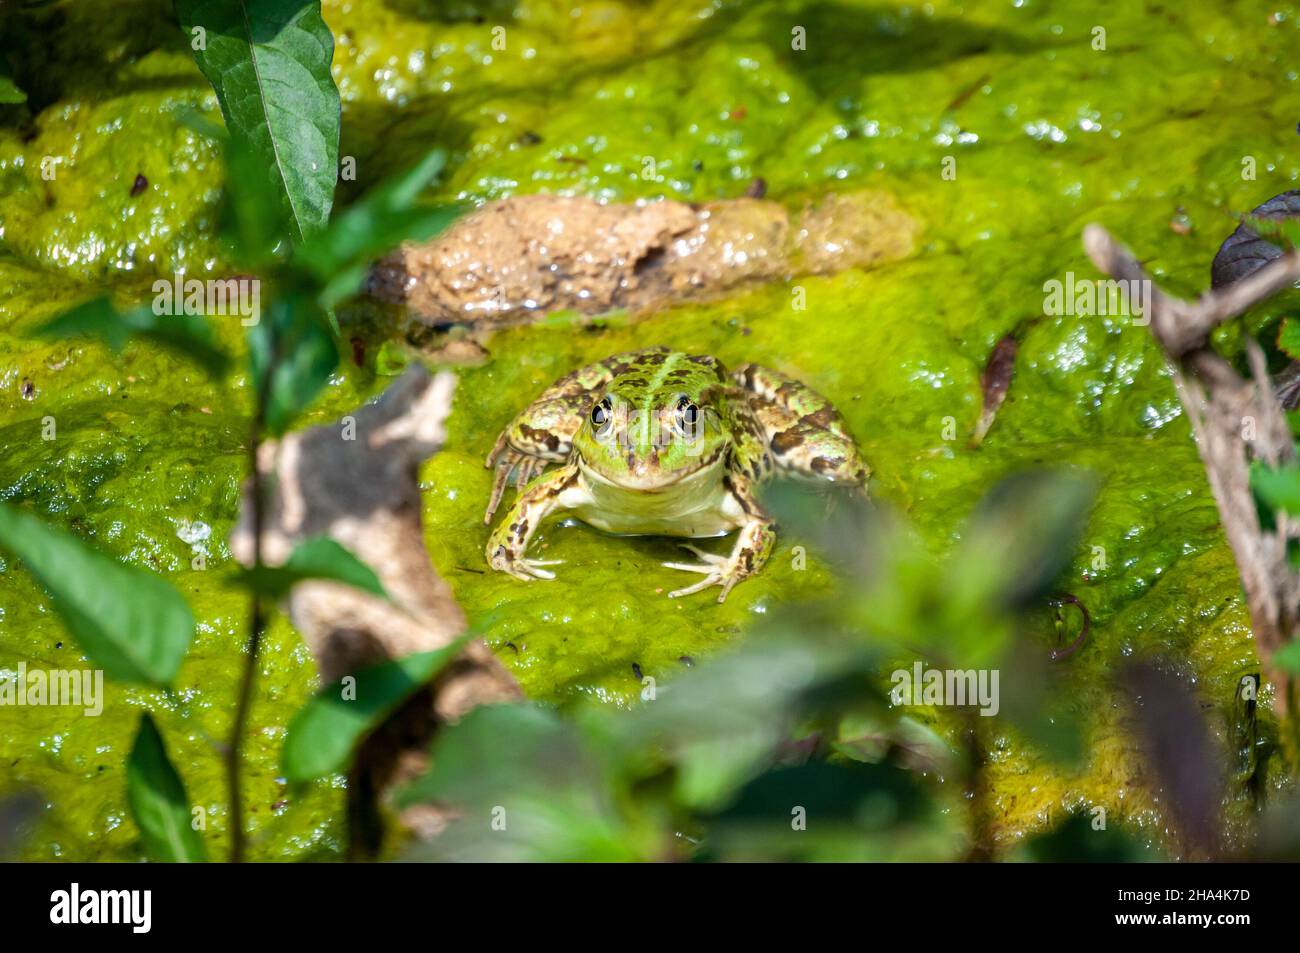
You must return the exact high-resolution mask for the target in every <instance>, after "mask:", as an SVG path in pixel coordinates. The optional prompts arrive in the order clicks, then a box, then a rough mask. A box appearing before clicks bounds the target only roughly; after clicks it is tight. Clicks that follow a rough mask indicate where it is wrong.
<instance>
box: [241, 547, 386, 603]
mask: <svg viewBox="0 0 1300 953" xmlns="http://www.w3.org/2000/svg"><path fill="white" fill-rule="evenodd" d="M238 578H239V579H240V581H241V582H242V583H243V584H244V585H245V586H247V587H248V588H249V589H252V590H253V591H254V592H258V593H261V594H262V595H264V596H269V597H270V598H272V599H279V598H280V597H281V596H283V595H285V594H286V593H287V592H288V591H289V590H290V589H292V588H293V587H294V586H295V585H297V584H298V583H300V582H306V581H307V580H309V579H323V580H328V581H331V582H341V583H344V584H346V585H349V586H355V587H356V588H358V589H361V590H363V591H365V592H369V593H371V594H373V595H376V596H379V597H380V598H381V599H387V598H388V593H387V592H385V591H384V586H383V583H381V582H380V581H379V577H378V576H376V575H375V571H374V570H373V569H371V568H370V567H369V566H367V565H366V564H365V563H363V562H362V561H361V560H360V559H358V558H357V557H356V556H355V555H353V554H352V553H351V552H350V551H349V550H348V549H347V548H346V547H344V546H343V545H342V544H340V543H338V542H336V541H335V540H333V539H330V538H329V537H328V536H315V537H312V538H311V539H308V540H305V541H304V542H301V543H299V544H298V545H297V546H296V547H295V548H294V550H293V552H292V553H290V554H289V558H288V559H287V560H285V562H284V563H283V565H280V566H256V567H254V568H252V569H247V570H244V571H243V572H241V573H240V574H239V577H238Z"/></svg>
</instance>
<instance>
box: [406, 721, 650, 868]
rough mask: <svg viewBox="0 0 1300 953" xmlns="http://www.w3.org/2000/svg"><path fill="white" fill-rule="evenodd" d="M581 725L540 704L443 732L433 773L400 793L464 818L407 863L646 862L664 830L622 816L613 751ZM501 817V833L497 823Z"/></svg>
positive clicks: (411, 800)
mask: <svg viewBox="0 0 1300 953" xmlns="http://www.w3.org/2000/svg"><path fill="white" fill-rule="evenodd" d="M594 742H595V739H593V738H592V737H591V736H589V735H587V734H585V733H584V727H583V726H582V725H579V724H577V723H575V721H574V720H573V719H567V718H561V717H560V716H559V715H557V714H556V713H555V712H553V711H548V710H546V709H544V708H541V707H539V706H536V705H531V704H516V705H484V706H481V707H479V708H475V709H474V710H473V711H471V712H470V713H469V714H468V715H466V716H465V717H464V718H463V719H461V720H460V721H459V722H458V723H457V724H455V725H451V726H449V727H447V728H446V729H444V730H442V731H440V732H439V734H438V738H437V739H436V741H435V743H434V748H433V759H432V763H431V765H430V767H429V771H428V772H427V773H426V774H424V775H423V776H421V777H420V778H417V779H416V780H415V781H413V782H412V783H411V784H410V785H409V786H407V787H406V788H405V789H403V790H400V791H399V792H398V794H397V800H398V803H399V804H401V805H403V806H406V805H410V804H416V803H424V802H428V801H434V802H437V803H439V804H448V805H454V806H455V807H456V808H457V809H458V810H460V811H462V812H463V814H462V816H461V818H459V819H458V820H456V821H453V822H452V824H451V825H450V826H449V827H448V829H447V830H446V831H444V832H443V833H442V834H440V835H439V836H438V837H436V838H434V839H433V841H430V842H428V843H427V844H421V845H417V846H416V847H414V848H413V853H412V856H411V857H409V858H408V859H420V860H469V861H571V860H583V861H595V862H601V861H626V860H638V859H640V860H644V859H648V858H649V857H650V856H652V854H651V851H652V850H653V849H654V848H655V847H658V848H659V849H662V846H663V841H662V837H661V836H660V833H659V832H657V831H655V832H648V831H644V830H641V829H638V828H636V827H634V826H632V824H630V823H629V819H628V818H627V817H625V816H624V815H623V814H622V813H621V812H620V811H619V809H618V806H619V804H623V803H626V802H627V801H629V800H630V797H627V796H626V795H624V796H623V797H620V796H619V794H618V793H617V791H618V789H617V787H616V780H615V779H614V777H613V776H612V774H613V772H612V771H611V765H610V764H609V763H608V750H607V748H606V747H605V746H603V745H600V744H597V743H594ZM500 820H504V821H505V822H506V823H505V826H504V828H502V827H500V826H499V825H497V824H496V822H497V821H500Z"/></svg>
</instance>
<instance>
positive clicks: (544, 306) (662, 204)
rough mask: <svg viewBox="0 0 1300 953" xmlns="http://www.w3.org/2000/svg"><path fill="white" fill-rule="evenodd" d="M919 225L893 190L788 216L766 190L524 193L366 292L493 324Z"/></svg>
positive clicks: (723, 279)
mask: <svg viewBox="0 0 1300 953" xmlns="http://www.w3.org/2000/svg"><path fill="white" fill-rule="evenodd" d="M917 231H918V226H917V223H916V222H915V221H914V220H913V219H912V218H911V216H909V215H908V214H907V213H906V212H905V211H904V210H903V209H902V208H901V207H900V206H899V205H898V204H897V202H895V201H894V200H893V198H892V197H891V196H889V195H888V194H887V193H883V192H861V193H854V194H850V195H846V196H833V197H830V198H828V199H826V200H824V201H823V202H821V203H820V204H818V205H816V206H814V207H811V208H808V209H806V210H805V211H804V212H803V214H802V215H801V216H800V217H799V220H798V222H797V224H792V222H791V218H790V213H789V212H788V211H787V209H786V208H785V206H783V205H781V204H779V203H777V202H772V201H768V200H765V199H760V198H741V199H731V200H726V201H720V202H710V203H707V204H704V205H700V206H692V205H686V204H683V203H681V202H675V201H669V200H663V201H655V202H646V203H636V204H632V205H604V204H601V203H599V202H596V201H595V200H593V199H590V198H584V197H570V196H558V195H525V196H518V197H515V198H510V199H503V200H501V201H497V202H493V203H491V204H489V205H486V206H484V207H483V208H481V209H479V210H478V211H476V212H474V213H472V214H470V215H468V216H466V217H465V218H464V219H462V220H461V221H460V222H458V223H457V224H456V225H455V226H453V227H452V228H451V229H450V230H449V231H448V232H447V233H446V234H445V235H443V236H441V237H439V238H438V239H436V240H434V241H433V242H430V243H427V244H424V245H417V246H407V247H404V248H402V249H400V250H398V251H397V252H395V253H393V254H392V255H390V256H388V257H387V258H385V259H384V260H383V261H381V262H379V263H378V264H377V265H376V266H375V268H374V270H373V271H372V273H371V276H370V279H369V281H368V284H367V289H368V291H369V292H370V293H371V294H372V295H374V296H375V297H377V298H379V299H381V300H384V301H389V302H393V303H400V304H404V305H406V306H407V307H408V308H409V309H410V310H411V311H412V312H413V313H414V314H415V315H416V316H417V317H418V318H420V319H421V320H423V321H425V322H426V323H429V324H447V323H464V324H471V325H485V326H493V325H500V324H512V323H519V322H523V321H527V320H529V319H530V318H532V317H537V316H541V315H543V314H545V313H547V312H551V311H559V310H566V309H571V310H574V311H577V312H579V313H582V314H600V313H602V312H606V311H610V310H613V309H617V308H627V309H630V310H633V311H640V310H648V309H651V308H654V307H657V306H660V305H664V304H667V303H670V302H672V301H676V300H681V299H686V298H700V297H710V296H716V295H719V294H722V293H724V292H726V291H728V290H729V289H732V288H735V287H737V286H740V285H743V284H747V283H752V282H760V281H771V280H776V279H780V278H785V277H791V276H794V275H797V274H809V273H813V274H825V273H830V272H834V271H838V270H842V269H844V268H858V267H869V266H873V265H876V264H879V263H881V262H883V261H889V260H893V259H896V258H901V257H904V256H906V255H908V254H910V253H911V250H912V247H913V244H914V239H915V236H916V233H917Z"/></svg>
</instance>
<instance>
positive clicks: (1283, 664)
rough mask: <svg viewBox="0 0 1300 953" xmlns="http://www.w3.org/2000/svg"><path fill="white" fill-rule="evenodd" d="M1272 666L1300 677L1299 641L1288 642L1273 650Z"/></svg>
mask: <svg viewBox="0 0 1300 953" xmlns="http://www.w3.org/2000/svg"><path fill="white" fill-rule="evenodd" d="M1273 666H1274V667H1275V668H1277V669H1278V670H1279V671H1282V672H1285V673H1286V674H1288V675H1294V676H1297V677H1300V642H1288V643H1287V644H1286V645H1284V646H1282V647H1281V648H1280V649H1278V650H1277V651H1276V652H1274V653H1273Z"/></svg>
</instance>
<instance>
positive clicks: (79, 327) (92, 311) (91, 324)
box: [36, 297, 230, 377]
mask: <svg viewBox="0 0 1300 953" xmlns="http://www.w3.org/2000/svg"><path fill="white" fill-rule="evenodd" d="M36 333H37V334H38V335H40V336H42V337H79V336H85V337H95V338H99V339H100V340H101V341H103V342H104V343H105V344H107V345H108V346H109V347H110V348H112V349H113V350H114V351H120V350H122V348H123V347H125V346H126V343H127V341H129V340H131V339H132V338H144V339H146V340H149V341H152V342H154V343H155V344H158V345H159V346H161V347H165V348H167V349H168V350H170V351H173V352H175V353H177V354H179V355H181V356H183V357H186V358H189V359H190V360H192V361H193V362H194V363H196V364H198V365H199V366H200V367H202V368H203V369H204V370H205V371H207V372H208V373H209V374H211V375H212V376H213V377H220V376H222V375H223V374H224V373H225V372H226V369H227V368H228V367H229V365H230V358H229V357H228V356H227V355H226V353H225V352H224V351H222V350H221V349H220V348H219V347H217V346H216V344H215V343H214V342H213V338H212V330H211V328H210V327H208V325H207V323H206V321H205V319H204V318H202V317H201V316H199V315H171V314H164V315H159V314H154V313H153V310H152V309H151V308H148V307H145V306H143V305H141V306H140V307H136V308H132V309H130V310H129V311H125V312H122V311H118V310H117V308H115V307H114V306H113V302H112V301H110V300H109V299H108V298H107V297H101V298H94V299H92V300H90V301H87V302H84V303H82V304H79V305H77V306H76V307H74V308H72V309H71V310H70V311H65V312H64V313H63V314H61V315H59V316H58V317H57V318H54V319H53V320H51V321H49V322H47V323H46V324H43V325H42V326H41V327H39V328H38V329H37V330H36Z"/></svg>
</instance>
